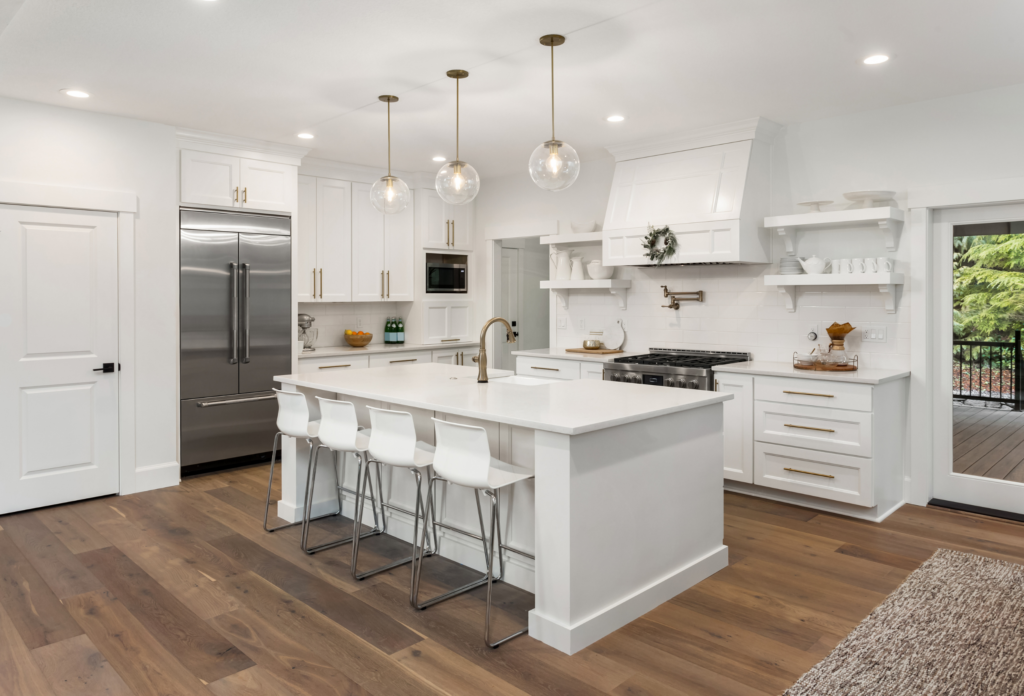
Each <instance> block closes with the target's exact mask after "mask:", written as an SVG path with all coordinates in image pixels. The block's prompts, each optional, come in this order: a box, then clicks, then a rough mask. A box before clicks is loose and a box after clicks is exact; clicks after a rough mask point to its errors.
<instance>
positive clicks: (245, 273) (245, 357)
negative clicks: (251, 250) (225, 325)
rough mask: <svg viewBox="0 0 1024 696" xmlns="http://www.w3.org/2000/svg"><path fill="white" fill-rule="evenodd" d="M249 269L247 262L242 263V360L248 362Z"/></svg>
mask: <svg viewBox="0 0 1024 696" xmlns="http://www.w3.org/2000/svg"><path fill="white" fill-rule="evenodd" d="M249 270H250V266H249V264H247V263H243V264H242V279H243V280H244V281H245V292H244V293H242V301H243V302H245V311H244V313H243V314H242V321H243V322H245V323H244V326H245V331H244V333H243V334H242V340H243V341H245V347H244V350H243V352H242V362H244V363H247V362H249V294H250V293H249V287H250V283H249Z"/></svg>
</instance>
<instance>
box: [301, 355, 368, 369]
mask: <svg viewBox="0 0 1024 696" xmlns="http://www.w3.org/2000/svg"><path fill="white" fill-rule="evenodd" d="M369 366H370V356H369V355H353V356H348V355H325V356H323V357H310V358H302V359H300V360H299V372H316V371H319V370H345V369H348V370H358V369H360V368H366V367H369Z"/></svg>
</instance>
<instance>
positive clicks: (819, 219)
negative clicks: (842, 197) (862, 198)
mask: <svg viewBox="0 0 1024 696" xmlns="http://www.w3.org/2000/svg"><path fill="white" fill-rule="evenodd" d="M872 224H876V225H878V227H879V229H881V230H882V233H883V234H884V235H885V248H886V249H888V250H889V251H896V249H898V248H899V245H900V233H901V232H902V231H903V211H902V210H900V209H899V208H891V207H884V208H854V209H852V210H827V211H824V212H818V213H802V214H798V215H777V216H775V217H768V218H765V219H764V226H765V227H767V228H768V229H771V230H775V232H776V234H778V235H779V236H780V237H782V240H783V241H784V242H785V243H786V253H787V254H789V255H790V256H795V255H796V244H795V241H796V233H797V232H798V231H800V230H824V229H836V228H842V227H867V226H870V225H872Z"/></svg>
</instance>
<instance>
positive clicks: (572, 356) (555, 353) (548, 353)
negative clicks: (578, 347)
mask: <svg viewBox="0 0 1024 696" xmlns="http://www.w3.org/2000/svg"><path fill="white" fill-rule="evenodd" d="M512 355H524V356H526V357H530V358H555V359H556V360H580V361H583V362H602V363H606V362H612V361H614V360H615V358H628V357H630V356H633V355H646V353H612V354H611V355H596V354H594V353H566V352H565V348H534V349H532V350H514V351H512Z"/></svg>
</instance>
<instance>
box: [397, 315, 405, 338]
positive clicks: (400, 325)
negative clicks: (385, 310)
mask: <svg viewBox="0 0 1024 696" xmlns="http://www.w3.org/2000/svg"><path fill="white" fill-rule="evenodd" d="M398 342H399V343H405V320H404V319H402V317H398Z"/></svg>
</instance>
